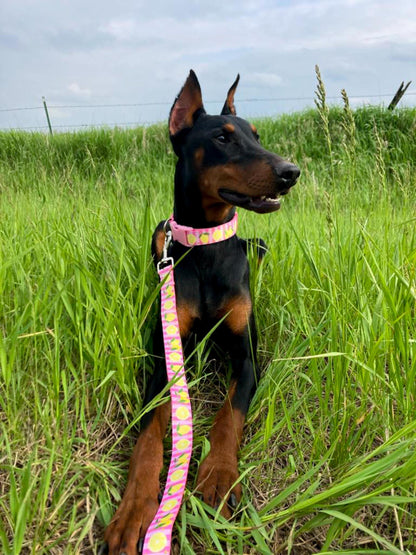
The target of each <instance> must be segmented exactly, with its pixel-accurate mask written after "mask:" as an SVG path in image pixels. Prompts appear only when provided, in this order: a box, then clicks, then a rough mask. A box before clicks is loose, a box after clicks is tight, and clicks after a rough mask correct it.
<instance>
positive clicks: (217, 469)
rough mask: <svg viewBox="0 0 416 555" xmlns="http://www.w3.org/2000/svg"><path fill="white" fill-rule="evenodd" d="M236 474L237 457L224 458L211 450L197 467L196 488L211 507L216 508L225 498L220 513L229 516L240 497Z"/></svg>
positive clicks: (239, 485)
mask: <svg viewBox="0 0 416 555" xmlns="http://www.w3.org/2000/svg"><path fill="white" fill-rule="evenodd" d="M238 476H239V474H238V469H237V459H235V460H233V459H230V460H225V459H224V458H223V457H222V456H221V454H220V455H216V454H214V453H212V452H211V453H209V455H208V456H207V457H206V459H205V460H204V461H203V462H202V464H201V466H200V467H199V472H198V480H197V487H196V489H197V491H198V492H200V493H202V498H203V500H204V501H205V503H207V504H208V505H211V507H214V508H218V507H219V506H220V504H221V502H222V501H223V500H224V499H225V502H224V504H223V506H222V509H221V514H222V516H224V517H225V518H230V517H231V516H232V513H233V511H234V510H235V509H236V507H237V505H238V503H239V501H240V499H241V484H240V483H237V484H236V483H235V482H236V481H237V480H238Z"/></svg>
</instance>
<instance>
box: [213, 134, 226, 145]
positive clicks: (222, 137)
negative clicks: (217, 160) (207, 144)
mask: <svg viewBox="0 0 416 555" xmlns="http://www.w3.org/2000/svg"><path fill="white" fill-rule="evenodd" d="M215 138H216V140H217V141H218V142H219V143H222V144H224V143H226V142H227V137H226V136H225V135H218V136H217V137H215Z"/></svg>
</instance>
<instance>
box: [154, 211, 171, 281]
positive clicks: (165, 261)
mask: <svg viewBox="0 0 416 555" xmlns="http://www.w3.org/2000/svg"><path fill="white" fill-rule="evenodd" d="M167 222H168V220H167V221H166V223H167ZM166 223H165V226H164V229H165V242H164V244H163V251H162V258H161V259H160V260H159V262H158V263H157V270H158V271H159V270H161V269H162V268H163V267H165V266H168V265H171V266H173V258H172V257H171V256H168V249H169V247H170V245H171V243H172V231H171V229H170V228H167V226H166Z"/></svg>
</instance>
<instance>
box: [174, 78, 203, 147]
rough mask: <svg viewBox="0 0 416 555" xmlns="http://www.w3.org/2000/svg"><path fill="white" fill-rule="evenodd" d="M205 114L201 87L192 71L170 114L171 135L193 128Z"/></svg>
mask: <svg viewBox="0 0 416 555" xmlns="http://www.w3.org/2000/svg"><path fill="white" fill-rule="evenodd" d="M202 113H205V110H204V105H203V104H202V95H201V87H200V86H199V82H198V79H197V76H196V75H195V72H194V71H193V70H192V69H191V71H190V72H189V75H188V78H187V80H186V81H185V84H184V86H183V87H182V90H181V92H180V93H179V94H178V96H177V97H176V100H175V102H174V103H173V106H172V108H171V110H170V114H169V134H170V136H171V137H172V136H173V135H176V134H177V133H179V132H180V131H182V130H183V129H187V128H191V127H193V125H194V122H195V120H196V119H197V117H198V116H199V115H200V114H202Z"/></svg>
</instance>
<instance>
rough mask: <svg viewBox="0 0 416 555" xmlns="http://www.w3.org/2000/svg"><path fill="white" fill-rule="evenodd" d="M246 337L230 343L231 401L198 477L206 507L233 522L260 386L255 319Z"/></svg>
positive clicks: (221, 413)
mask: <svg viewBox="0 0 416 555" xmlns="http://www.w3.org/2000/svg"><path fill="white" fill-rule="evenodd" d="M250 320H251V323H250V325H248V326H246V329H245V330H244V332H243V333H240V334H232V335H231V337H230V338H229V339H230V340H229V341H228V345H229V351H230V354H231V361H232V366H233V376H232V380H231V385H230V389H229V391H228V394H227V398H226V400H225V403H224V405H223V407H222V408H221V410H220V411H219V412H218V414H217V416H216V418H215V420H214V424H213V426H212V429H211V432H210V443H211V450H210V452H209V454H208V455H207V457H206V458H205V460H204V461H203V462H202V464H201V466H200V468H199V473H198V484H197V490H198V491H200V492H201V493H202V495H203V499H204V501H205V502H206V503H208V504H209V505H211V506H212V507H218V506H219V505H220V503H221V502H222V501H223V500H225V502H224V504H223V506H222V509H221V514H222V515H223V516H225V517H226V518H229V517H230V516H231V514H232V510H234V509H235V508H236V506H237V504H238V502H239V501H240V499H241V485H240V483H237V484H236V483H235V482H236V481H237V480H238V476H239V473H238V450H239V448H240V443H241V438H242V435H243V427H244V421H245V417H246V414H247V411H248V407H249V404H250V400H251V397H252V395H253V393H254V390H255V387H256V382H257V363H256V359H255V352H256V336H255V330H254V321H253V318H251V319H250Z"/></svg>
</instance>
